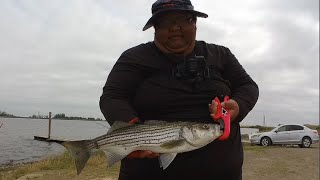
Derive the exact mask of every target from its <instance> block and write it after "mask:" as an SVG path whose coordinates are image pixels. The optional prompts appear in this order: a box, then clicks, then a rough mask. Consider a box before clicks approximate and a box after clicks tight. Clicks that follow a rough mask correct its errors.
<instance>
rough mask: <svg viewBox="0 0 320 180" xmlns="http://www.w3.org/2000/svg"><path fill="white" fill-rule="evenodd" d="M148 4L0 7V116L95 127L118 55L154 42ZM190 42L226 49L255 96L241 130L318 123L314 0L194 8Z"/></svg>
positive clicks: (31, 1)
mask: <svg viewBox="0 0 320 180" xmlns="http://www.w3.org/2000/svg"><path fill="white" fill-rule="evenodd" d="M153 2H154V0H121V1H115V0H68V1H65V0H54V1H51V0H28V1H26V0H1V1H0V62H1V64H0V110H1V111H6V112H7V113H10V114H15V115H20V116H30V115H32V114H38V113H40V114H45V115H46V114H47V113H48V112H49V111H51V112H52V113H53V114H57V113H65V114H66V115H68V116H83V117H96V118H98V117H99V118H103V116H102V114H101V112H100V109H99V105H98V102H99V98H100V95H101V93H102V88H103V86H104V84H105V81H106V78H107V76H108V74H109V72H110V69H111V68H112V66H113V65H114V63H115V62H116V60H117V59H118V57H119V56H120V54H121V53H122V52H123V51H125V50H126V49H128V48H130V47H133V46H136V45H138V44H140V43H145V42H148V41H152V39H153V33H154V30H153V29H152V28H150V29H149V30H147V31H145V32H143V31H142V27H143V26H144V25H145V23H146V21H147V20H148V18H149V17H150V15H151V5H152V3H153ZM193 5H194V6H195V9H196V10H198V11H202V12H205V13H207V14H208V15H209V17H208V18H206V19H202V18H199V19H198V22H197V27H198V32H197V39H198V40H205V41H206V42H209V43H215V44H219V45H223V46H226V47H228V48H229V49H230V50H231V51H232V52H233V54H234V55H235V56H236V57H237V58H238V60H239V61H240V63H241V64H242V65H243V66H244V68H245V69H246V71H247V72H248V74H249V75H250V76H251V77H252V78H253V79H254V80H255V81H256V82H257V84H258V85H259V88H260V98H259V100H258V103H257V105H256V106H255V108H254V110H253V111H252V112H251V113H250V114H249V115H248V116H247V117H246V119H245V120H243V122H242V124H244V125H255V124H259V125H262V123H263V114H265V120H266V125H277V124H279V123H289V122H292V123H302V124H306V123H309V124H319V0H246V1H238V0H224V1H220V0H193Z"/></svg>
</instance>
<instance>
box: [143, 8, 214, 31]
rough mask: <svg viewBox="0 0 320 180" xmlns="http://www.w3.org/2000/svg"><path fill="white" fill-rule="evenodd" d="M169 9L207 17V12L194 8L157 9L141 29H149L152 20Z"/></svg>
mask: <svg viewBox="0 0 320 180" xmlns="http://www.w3.org/2000/svg"><path fill="white" fill-rule="evenodd" d="M170 11H185V12H191V13H192V14H194V15H195V16H197V17H201V18H207V17H208V14H206V13H202V12H199V11H194V10H185V9H183V10H182V9H168V10H163V11H159V12H157V13H155V14H153V15H152V17H151V18H150V19H149V20H148V21H147V23H146V25H145V26H144V27H143V29H142V31H145V30H147V29H149V28H150V27H152V26H153V21H154V20H155V19H156V18H157V17H158V16H159V15H161V14H164V13H167V12H170Z"/></svg>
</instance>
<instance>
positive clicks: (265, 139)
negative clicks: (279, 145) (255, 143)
mask: <svg viewBox="0 0 320 180" xmlns="http://www.w3.org/2000/svg"><path fill="white" fill-rule="evenodd" d="M260 145H261V146H270V145H271V139H270V138H269V137H262V138H261V140H260Z"/></svg>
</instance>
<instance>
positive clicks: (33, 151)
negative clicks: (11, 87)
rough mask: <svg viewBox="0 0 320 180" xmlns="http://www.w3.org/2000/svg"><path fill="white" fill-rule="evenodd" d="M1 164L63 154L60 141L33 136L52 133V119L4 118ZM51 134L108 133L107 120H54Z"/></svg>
mask: <svg viewBox="0 0 320 180" xmlns="http://www.w3.org/2000/svg"><path fill="white" fill-rule="evenodd" d="M1 124H3V125H2V127H1V128H0V165H4V164H17V163H25V162H30V161H35V160H39V159H41V158H43V157H47V156H49V155H54V154H60V153H62V152H64V151H65V148H64V147H63V146H61V145H59V144H57V143H48V142H43V141H36V140H33V136H48V120H45V119H41V120H40V119H19V118H17V119H15V118H0V126H1ZM51 126H52V127H51V137H52V138H58V139H77V140H79V139H91V138H94V137H97V136H100V135H102V134H105V133H106V132H107V131H108V129H109V124H108V123H107V122H106V121H77V120H52V122H51Z"/></svg>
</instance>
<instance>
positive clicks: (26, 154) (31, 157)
mask: <svg viewBox="0 0 320 180" xmlns="http://www.w3.org/2000/svg"><path fill="white" fill-rule="evenodd" d="M1 124H2V127H1V128H0V165H6V164H18V163H25V162H31V161H36V160H39V159H41V158H44V157H47V156H49V155H55V154H60V153H62V152H64V151H65V148H64V147H63V146H61V145H59V144H57V143H48V142H43V141H37V140H33V136H48V120H46V119H18V118H17V119H15V118H0V126H1ZM51 126H52V127H51V137H52V138H57V139H73V140H80V139H92V138H95V137H97V136H100V135H103V134H105V133H106V132H107V131H108V129H109V124H108V123H107V122H106V121H77V120H52V123H51ZM257 130H258V129H250V128H241V133H242V134H250V133H252V132H256V131H257Z"/></svg>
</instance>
